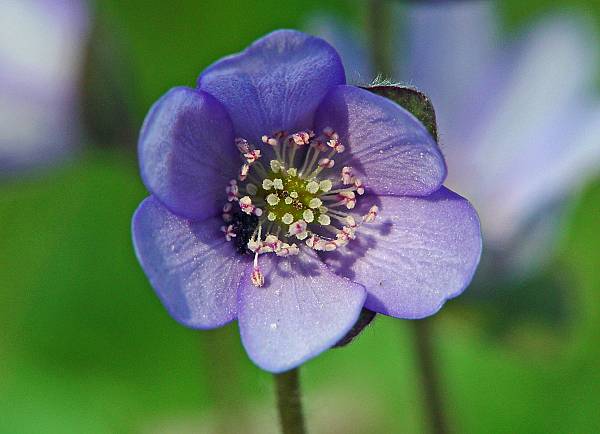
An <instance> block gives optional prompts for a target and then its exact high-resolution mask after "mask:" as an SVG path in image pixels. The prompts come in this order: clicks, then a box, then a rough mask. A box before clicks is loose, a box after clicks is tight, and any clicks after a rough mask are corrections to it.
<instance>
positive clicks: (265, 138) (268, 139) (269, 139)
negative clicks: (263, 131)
mask: <svg viewBox="0 0 600 434" xmlns="http://www.w3.org/2000/svg"><path fill="white" fill-rule="evenodd" d="M261 139H262V141H263V143H266V144H267V145H271V146H277V145H279V140H277V139H276V138H274V137H269V136H262V137H261Z"/></svg>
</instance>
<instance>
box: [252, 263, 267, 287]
mask: <svg viewBox="0 0 600 434" xmlns="http://www.w3.org/2000/svg"><path fill="white" fill-rule="evenodd" d="M251 280H252V284H253V285H254V286H256V287H257V288H262V287H263V286H264V284H265V276H264V274H263V273H262V271H260V268H258V267H254V268H253V269H252V278H251Z"/></svg>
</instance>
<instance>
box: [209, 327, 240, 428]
mask: <svg viewBox="0 0 600 434" xmlns="http://www.w3.org/2000/svg"><path fill="white" fill-rule="evenodd" d="M201 347H202V353H203V356H204V357H203V358H204V363H205V365H204V369H203V370H204V372H205V373H206V381H207V387H208V396H209V397H210V402H212V405H213V408H214V409H215V413H216V422H215V423H216V429H217V431H218V432H219V433H223V434H229V433H234V432H237V428H238V425H237V424H235V423H232V420H238V419H239V417H240V408H241V407H242V403H241V401H240V399H239V395H238V394H237V392H236V391H237V390H238V389H239V387H238V385H239V382H240V375H239V371H238V369H237V366H236V356H237V355H236V354H235V342H234V336H233V333H232V328H231V326H226V327H221V328H218V329H214V330H206V331H204V332H203V333H202V340H201Z"/></svg>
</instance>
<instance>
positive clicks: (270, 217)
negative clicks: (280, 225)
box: [267, 211, 277, 222]
mask: <svg viewBox="0 0 600 434" xmlns="http://www.w3.org/2000/svg"><path fill="white" fill-rule="evenodd" d="M267 219H268V220H269V221H270V222H274V221H275V220H277V214H275V213H274V212H273V211H271V212H269V214H267Z"/></svg>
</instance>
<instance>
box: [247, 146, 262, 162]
mask: <svg viewBox="0 0 600 434" xmlns="http://www.w3.org/2000/svg"><path fill="white" fill-rule="evenodd" d="M260 157H261V155H260V149H251V150H250V151H248V152H244V158H245V159H246V161H247V162H248V164H252V163H254V162H255V161H256V160H258V159H259V158H260Z"/></svg>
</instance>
